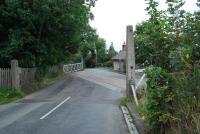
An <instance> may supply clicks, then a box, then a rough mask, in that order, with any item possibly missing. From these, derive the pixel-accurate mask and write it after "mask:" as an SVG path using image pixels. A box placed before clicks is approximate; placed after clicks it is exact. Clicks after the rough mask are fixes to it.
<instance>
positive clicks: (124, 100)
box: [120, 98, 131, 106]
mask: <svg viewBox="0 0 200 134" xmlns="http://www.w3.org/2000/svg"><path fill="white" fill-rule="evenodd" d="M129 102H131V101H130V99H128V98H122V99H121V100H120V105H122V106H126V105H127V104H128V103H129Z"/></svg>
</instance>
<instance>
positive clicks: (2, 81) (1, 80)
mask: <svg viewBox="0 0 200 134" xmlns="http://www.w3.org/2000/svg"><path fill="white" fill-rule="evenodd" d="M11 86H12V85H11V70H10V69H9V68H0V88H2V87H6V88H10V87H11Z"/></svg>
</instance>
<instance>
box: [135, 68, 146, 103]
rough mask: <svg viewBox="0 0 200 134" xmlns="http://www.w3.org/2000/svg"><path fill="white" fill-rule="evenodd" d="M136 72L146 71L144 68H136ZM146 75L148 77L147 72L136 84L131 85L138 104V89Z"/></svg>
mask: <svg viewBox="0 0 200 134" xmlns="http://www.w3.org/2000/svg"><path fill="white" fill-rule="evenodd" d="M135 72H138V73H142V72H144V69H140V70H135ZM145 77H146V74H145V73H144V74H143V75H142V77H141V78H140V80H139V81H138V82H137V83H136V85H135V86H134V85H131V90H132V93H133V97H134V100H135V103H136V105H137V106H138V105H139V103H138V98H137V93H136V91H137V90H138V89H139V86H141V83H142V81H144V79H145ZM145 84H146V82H145Z"/></svg>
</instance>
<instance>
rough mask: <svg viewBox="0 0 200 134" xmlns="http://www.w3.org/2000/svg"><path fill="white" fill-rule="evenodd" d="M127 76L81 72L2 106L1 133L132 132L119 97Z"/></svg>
mask: <svg viewBox="0 0 200 134" xmlns="http://www.w3.org/2000/svg"><path fill="white" fill-rule="evenodd" d="M124 90H125V76H123V75H121V74H117V73H113V72H110V71H108V70H102V69H87V70H85V71H82V72H77V73H74V74H72V75H71V76H69V77H67V78H65V79H64V80H62V81H59V82H57V83H56V84H54V85H51V86H49V87H47V88H44V89H43V90H40V91H38V92H35V93H33V94H31V95H28V96H26V97H25V98H23V99H21V100H19V101H17V102H15V103H11V104H7V105H2V106H0V134H128V129H127V127H126V125H125V122H124V119H123V115H122V112H121V110H120V108H119V105H118V103H119V99H120V98H122V97H123V94H124Z"/></svg>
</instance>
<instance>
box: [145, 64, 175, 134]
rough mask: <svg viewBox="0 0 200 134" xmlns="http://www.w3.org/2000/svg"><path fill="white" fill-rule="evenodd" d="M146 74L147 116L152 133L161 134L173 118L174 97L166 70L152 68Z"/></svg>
mask: <svg viewBox="0 0 200 134" xmlns="http://www.w3.org/2000/svg"><path fill="white" fill-rule="evenodd" d="M145 73H146V74H147V77H148V80H147V83H148V89H147V100H146V116H147V119H148V123H149V125H150V127H151V129H152V132H153V133H154V134H157V133H158V134H161V133H163V132H164V130H165V127H166V124H168V123H169V121H170V120H171V118H172V114H171V112H170V109H171V107H170V104H171V101H172V100H173V95H172V92H171V90H169V89H168V81H167V80H168V79H167V77H168V76H167V73H166V71H165V70H163V69H161V68H160V67H153V66H151V67H149V68H147V69H146V70H145Z"/></svg>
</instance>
